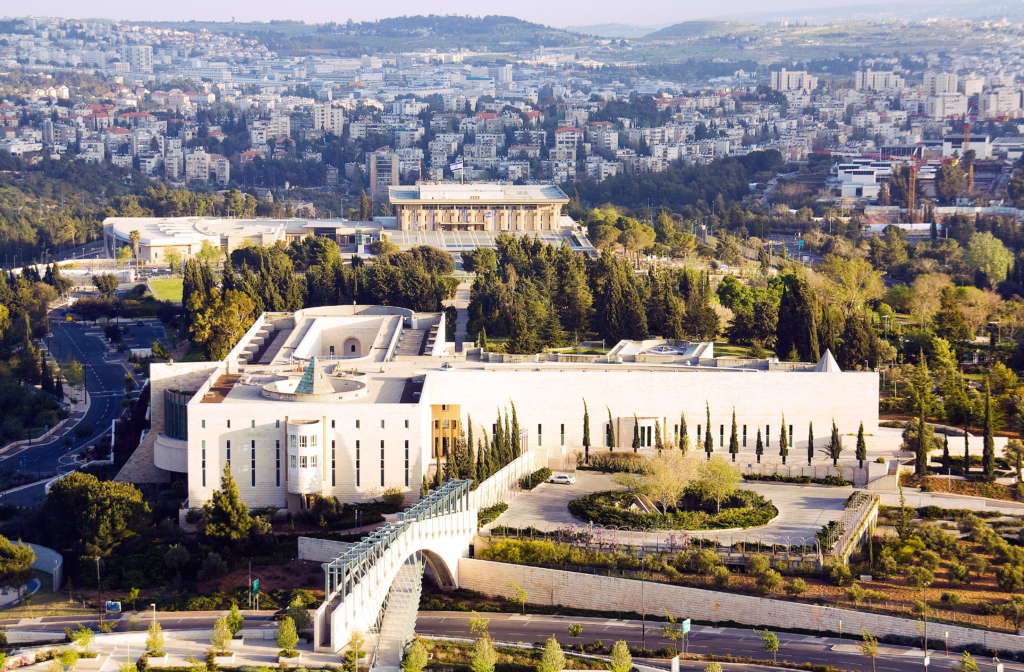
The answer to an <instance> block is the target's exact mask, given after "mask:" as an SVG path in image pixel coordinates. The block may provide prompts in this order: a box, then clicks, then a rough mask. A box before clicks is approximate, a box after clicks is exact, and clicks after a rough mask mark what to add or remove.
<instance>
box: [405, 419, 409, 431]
mask: <svg viewBox="0 0 1024 672" xmlns="http://www.w3.org/2000/svg"><path fill="white" fill-rule="evenodd" d="M405 428H406V429H409V421H408V420H406V421H405Z"/></svg>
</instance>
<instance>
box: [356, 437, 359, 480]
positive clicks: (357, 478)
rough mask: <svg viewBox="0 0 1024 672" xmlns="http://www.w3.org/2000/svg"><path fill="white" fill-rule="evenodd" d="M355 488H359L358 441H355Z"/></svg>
mask: <svg viewBox="0 0 1024 672" xmlns="http://www.w3.org/2000/svg"><path fill="white" fill-rule="evenodd" d="M356 487H357V488H358V487H359V441H356Z"/></svg>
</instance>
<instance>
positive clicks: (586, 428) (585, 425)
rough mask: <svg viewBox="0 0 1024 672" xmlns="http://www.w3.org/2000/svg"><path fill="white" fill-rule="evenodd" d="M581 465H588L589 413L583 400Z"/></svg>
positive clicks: (585, 401)
mask: <svg viewBox="0 0 1024 672" xmlns="http://www.w3.org/2000/svg"><path fill="white" fill-rule="evenodd" d="M583 464H590V411H589V410H587V400H586V399H584V400H583Z"/></svg>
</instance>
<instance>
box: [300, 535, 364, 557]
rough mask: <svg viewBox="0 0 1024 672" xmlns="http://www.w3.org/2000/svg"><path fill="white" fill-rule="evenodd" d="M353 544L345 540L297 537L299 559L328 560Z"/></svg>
mask: <svg viewBox="0 0 1024 672" xmlns="http://www.w3.org/2000/svg"><path fill="white" fill-rule="evenodd" d="M353 546H355V544H353V543H350V542H347V541H331V540H329V539H314V538H312V537H299V560H312V561H314V562H330V561H331V560H334V559H335V558H337V557H338V556H340V555H342V554H343V553H344V552H345V551H347V550H348V549H350V548H352V547H353Z"/></svg>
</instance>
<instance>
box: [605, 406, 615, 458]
mask: <svg viewBox="0 0 1024 672" xmlns="http://www.w3.org/2000/svg"><path fill="white" fill-rule="evenodd" d="M605 408H608V407H607V406H605ZM613 450H615V424H614V423H613V422H612V409H610V408H608V452H612V451H613Z"/></svg>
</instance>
